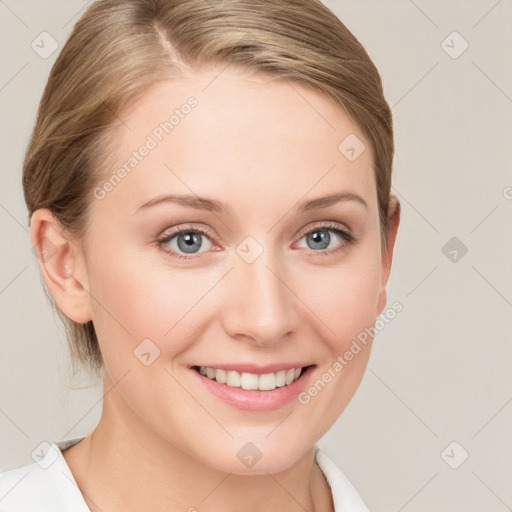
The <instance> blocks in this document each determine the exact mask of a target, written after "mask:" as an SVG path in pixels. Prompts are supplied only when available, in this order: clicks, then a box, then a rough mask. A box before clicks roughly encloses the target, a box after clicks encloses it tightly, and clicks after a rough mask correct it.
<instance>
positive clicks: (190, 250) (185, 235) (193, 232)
mask: <svg viewBox="0 0 512 512" xmlns="http://www.w3.org/2000/svg"><path fill="white" fill-rule="evenodd" d="M203 239H206V240H207V243H206V244H205V243H204V242H203ZM158 245H159V246H161V247H162V248H163V250H164V251H166V252H168V253H169V254H172V255H175V256H176V257H177V258H189V257H190V256H186V254H198V253H201V252H205V251H208V250H209V249H211V246H212V245H213V244H212V242H211V241H210V240H209V239H208V233H207V232H205V231H203V230H201V229H197V228H194V229H190V228H184V229H180V230H176V231H174V232H173V233H171V234H168V235H166V236H165V237H163V238H161V239H159V240H158ZM165 247H167V249H166V248H165ZM169 249H171V250H169ZM200 249H204V250H202V251H201V250H200ZM183 254H185V255H183ZM192 257H193V256H192Z"/></svg>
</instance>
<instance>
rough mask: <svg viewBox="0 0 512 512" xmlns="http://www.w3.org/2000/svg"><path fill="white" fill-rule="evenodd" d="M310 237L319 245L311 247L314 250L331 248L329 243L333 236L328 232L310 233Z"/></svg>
mask: <svg viewBox="0 0 512 512" xmlns="http://www.w3.org/2000/svg"><path fill="white" fill-rule="evenodd" d="M309 237H310V239H311V241H312V243H313V244H317V246H316V247H315V246H313V247H311V248H312V249H325V248H326V247H328V246H329V242H330V241H331V235H330V234H329V232H328V231H326V230H324V231H314V232H313V233H310V235H309ZM318 245H319V246H318Z"/></svg>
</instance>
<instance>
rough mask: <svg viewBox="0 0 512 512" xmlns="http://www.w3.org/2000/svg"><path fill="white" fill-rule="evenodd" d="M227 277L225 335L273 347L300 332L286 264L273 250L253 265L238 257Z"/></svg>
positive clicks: (295, 303)
mask: <svg viewBox="0 0 512 512" xmlns="http://www.w3.org/2000/svg"><path fill="white" fill-rule="evenodd" d="M234 267H235V268H234V269H233V270H232V271H231V272H230V274H229V276H228V283H227V290H226V301H225V303H224V306H225V307H224V308H223V310H222V313H221V314H222V318H223V323H224V328H225V330H226V332H227V333H228V334H229V335H231V336H232V337H234V338H239V339H242V338H245V339H249V340H251V341H252V342H253V343H256V344H258V345H260V346H271V345H274V344H276V343H278V342H279V340H281V339H282V338H283V337H285V336H286V335H290V334H291V333H293V332H294V331H296V329H297V325H298V319H299V315H298V311H297V297H296V296H295V295H294V293H293V286H292V285H291V283H289V281H290V272H289V270H288V269H286V264H285V263H284V262H282V261H277V258H275V257H273V256H272V255H271V254H270V251H263V253H262V254H261V255H260V256H259V257H258V258H257V259H256V260H255V261H253V262H252V263H248V262H246V261H245V260H244V259H243V258H240V257H238V256H237V257H236V258H235V263H234Z"/></svg>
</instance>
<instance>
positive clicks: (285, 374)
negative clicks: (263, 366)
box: [199, 366, 302, 391]
mask: <svg viewBox="0 0 512 512" xmlns="http://www.w3.org/2000/svg"><path fill="white" fill-rule="evenodd" d="M199 373H200V374H201V375H205V376H206V377H208V378H209V379H212V380H216V381H217V382H219V383H221V384H227V385H228V386H230V387H232V388H240V387H241V388H242V389H259V390H260V391H271V390H272V389H275V388H281V387H283V386H288V385H289V384H291V383H292V382H294V381H295V380H297V379H298V378H299V377H300V375H301V373H302V368H291V369H290V370H280V371H278V372H276V373H264V374H257V373H248V372H242V373H239V372H236V371H233V370H222V369H220V368H209V367H204V366H200V367H199Z"/></svg>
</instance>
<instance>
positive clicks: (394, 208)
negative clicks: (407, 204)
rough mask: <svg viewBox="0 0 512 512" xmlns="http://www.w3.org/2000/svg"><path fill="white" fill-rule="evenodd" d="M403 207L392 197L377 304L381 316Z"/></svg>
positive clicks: (384, 305) (378, 313) (385, 301)
mask: <svg viewBox="0 0 512 512" xmlns="http://www.w3.org/2000/svg"><path fill="white" fill-rule="evenodd" d="M400 213H401V206H400V201H399V200H398V198H397V197H396V196H394V195H391V196H390V201H389V215H388V231H387V250H386V251H382V282H381V290H380V293H379V300H378V304H377V315H380V314H381V313H382V311H384V308H385V307H386V303H387V292H386V286H387V282H388V279H389V274H390V272H391V264H392V262H393V251H394V247H395V241H396V235H397V231H398V226H399V225H400Z"/></svg>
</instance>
